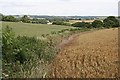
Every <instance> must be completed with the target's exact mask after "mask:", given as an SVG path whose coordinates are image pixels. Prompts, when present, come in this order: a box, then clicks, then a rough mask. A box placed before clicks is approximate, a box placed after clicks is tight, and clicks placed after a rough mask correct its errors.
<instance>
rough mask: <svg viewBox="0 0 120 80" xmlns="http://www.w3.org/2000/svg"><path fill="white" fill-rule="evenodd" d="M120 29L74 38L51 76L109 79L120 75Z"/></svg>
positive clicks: (58, 58)
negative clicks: (119, 65)
mask: <svg viewBox="0 0 120 80" xmlns="http://www.w3.org/2000/svg"><path fill="white" fill-rule="evenodd" d="M117 44H118V29H106V30H99V31H94V32H90V33H85V34H82V35H78V36H77V37H74V39H72V41H71V42H70V43H68V44H65V45H64V46H63V47H62V48H63V50H62V51H61V52H60V53H59V54H58V55H57V57H56V59H55V60H54V61H53V63H52V64H50V66H51V72H50V76H49V77H51V78H108V77H117V75H118V64H117V63H116V61H118V45H117Z"/></svg>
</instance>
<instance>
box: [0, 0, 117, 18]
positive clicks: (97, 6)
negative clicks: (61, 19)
mask: <svg viewBox="0 0 120 80" xmlns="http://www.w3.org/2000/svg"><path fill="white" fill-rule="evenodd" d="M118 1H119V0H0V13H3V14H5V15H11V14H20V15H24V14H26V15H28V14H30V15H56V16H70V15H71V16H72V15H73V16H74V15H78V16H109V15H114V16H117V15H118Z"/></svg>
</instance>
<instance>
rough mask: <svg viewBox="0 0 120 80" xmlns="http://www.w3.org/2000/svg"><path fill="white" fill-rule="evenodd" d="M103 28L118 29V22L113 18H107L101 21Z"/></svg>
mask: <svg viewBox="0 0 120 80" xmlns="http://www.w3.org/2000/svg"><path fill="white" fill-rule="evenodd" d="M103 23H104V27H106V28H110V27H119V21H118V20H117V19H116V18H115V17H114V16H109V17H107V18H106V19H104V20H103Z"/></svg>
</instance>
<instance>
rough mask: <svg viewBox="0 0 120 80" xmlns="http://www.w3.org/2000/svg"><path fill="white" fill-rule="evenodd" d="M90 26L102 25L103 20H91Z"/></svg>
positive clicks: (98, 26)
mask: <svg viewBox="0 0 120 80" xmlns="http://www.w3.org/2000/svg"><path fill="white" fill-rule="evenodd" d="M92 27H94V28H100V27H103V22H102V21H100V20H95V21H93V22H92Z"/></svg>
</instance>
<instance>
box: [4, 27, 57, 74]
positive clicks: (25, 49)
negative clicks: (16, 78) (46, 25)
mask: <svg viewBox="0 0 120 80" xmlns="http://www.w3.org/2000/svg"><path fill="white" fill-rule="evenodd" d="M2 41H3V43H2V50H3V51H2V56H3V66H4V68H3V72H4V73H7V74H9V75H11V74H12V75H13V74H14V73H17V72H19V69H20V66H21V65H22V66H23V67H25V66H24V65H25V64H26V63H30V61H32V62H33V63H32V64H33V65H32V66H34V63H35V61H40V60H43V61H44V62H50V61H51V60H52V59H54V56H55V54H56V48H55V44H54V42H53V41H52V39H51V38H50V39H49V40H45V41H43V40H39V39H36V38H34V37H27V36H23V37H21V36H18V37H15V34H14V32H13V31H12V29H11V28H9V27H8V26H7V27H6V28H5V30H4V31H3V37H2ZM36 59H37V60H36ZM16 66H17V68H18V69H17V70H15V68H16ZM26 66H27V67H28V68H29V67H30V66H29V65H26Z"/></svg>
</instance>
